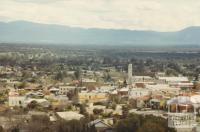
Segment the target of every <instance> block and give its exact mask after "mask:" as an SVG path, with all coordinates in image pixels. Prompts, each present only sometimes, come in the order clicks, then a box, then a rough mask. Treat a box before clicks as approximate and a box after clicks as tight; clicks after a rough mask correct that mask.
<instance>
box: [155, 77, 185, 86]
mask: <svg viewBox="0 0 200 132" xmlns="http://www.w3.org/2000/svg"><path fill="white" fill-rule="evenodd" d="M158 80H159V81H162V82H164V83H168V84H173V83H180V82H189V79H188V78H187V77H158Z"/></svg>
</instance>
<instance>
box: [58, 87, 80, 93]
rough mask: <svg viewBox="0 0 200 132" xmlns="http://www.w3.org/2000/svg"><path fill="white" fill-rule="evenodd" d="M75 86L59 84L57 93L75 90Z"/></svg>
mask: <svg viewBox="0 0 200 132" xmlns="http://www.w3.org/2000/svg"><path fill="white" fill-rule="evenodd" d="M76 88H77V87H76V86H59V94H67V93H68V92H69V91H71V90H75V89H76Z"/></svg>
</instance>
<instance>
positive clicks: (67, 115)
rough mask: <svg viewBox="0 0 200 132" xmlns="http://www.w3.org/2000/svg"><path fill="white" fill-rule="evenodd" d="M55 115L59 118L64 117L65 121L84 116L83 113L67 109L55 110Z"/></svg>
mask: <svg viewBox="0 0 200 132" xmlns="http://www.w3.org/2000/svg"><path fill="white" fill-rule="evenodd" d="M56 114H57V116H58V117H59V118H61V119H64V120H66V121H70V120H80V119H81V118H84V115H82V114H78V113H76V112H73V111H67V112H56Z"/></svg>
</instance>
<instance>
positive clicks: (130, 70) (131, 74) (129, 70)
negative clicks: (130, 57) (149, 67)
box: [128, 64, 133, 85]
mask: <svg viewBox="0 0 200 132" xmlns="http://www.w3.org/2000/svg"><path fill="white" fill-rule="evenodd" d="M132 72H133V66H132V64H129V65H128V84H129V85H130V84H132V76H133V73H132Z"/></svg>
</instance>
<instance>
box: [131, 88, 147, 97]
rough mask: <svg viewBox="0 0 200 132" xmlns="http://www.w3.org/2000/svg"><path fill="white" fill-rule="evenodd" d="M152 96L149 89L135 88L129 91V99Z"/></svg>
mask: <svg viewBox="0 0 200 132" xmlns="http://www.w3.org/2000/svg"><path fill="white" fill-rule="evenodd" d="M150 94H151V91H150V90H149V89H145V88H133V89H131V90H130V91H129V99H137V98H140V97H144V96H148V95H150Z"/></svg>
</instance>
